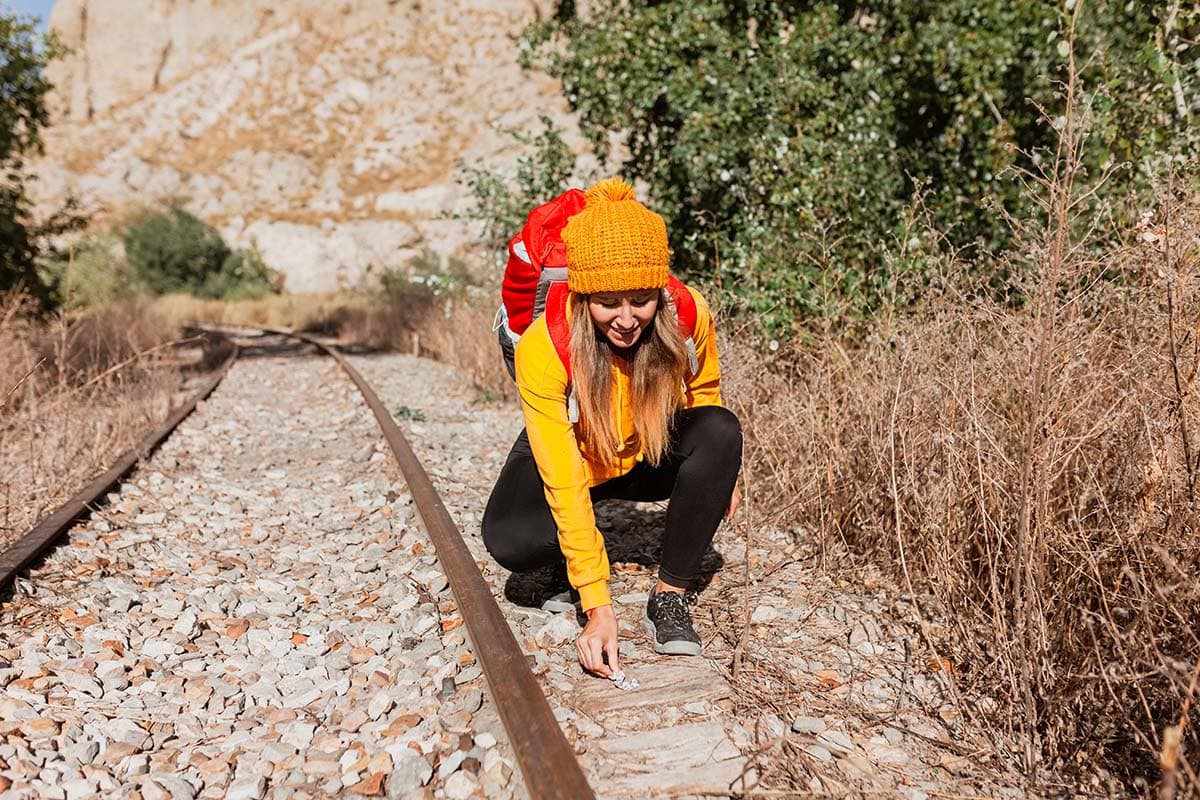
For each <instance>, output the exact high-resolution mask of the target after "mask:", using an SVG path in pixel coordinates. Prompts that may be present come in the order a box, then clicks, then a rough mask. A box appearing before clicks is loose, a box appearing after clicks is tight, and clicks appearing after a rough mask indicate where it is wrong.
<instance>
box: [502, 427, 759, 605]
mask: <svg viewBox="0 0 1200 800" xmlns="http://www.w3.org/2000/svg"><path fill="white" fill-rule="evenodd" d="M741 465H742V427H741V425H740V424H739V423H738V419H737V417H736V416H734V414H733V412H731V411H729V410H728V409H725V408H722V407H720V406H701V407H699V408H689V409H684V410H682V411H679V412H677V413H676V415H675V424H674V427H673V429H672V431H671V442H670V446H669V448H668V451H667V454H666V456H665V457H664V458H663V460H662V462H661V463H660V464H659V465H658V466H657V467H651V466H650V465H649V464H647V463H645V462H644V461H643V462H639V463H638V464H637V466H635V467H634V468H633V469H632V470H630V471H629V472H628V473H626V474H624V475H622V476H620V477H618V478H613V479H612V480H610V481H605V482H604V483H602V484H599V485H598V486H593V487H592V490H591V493H592V501H593V502H595V501H596V500H613V499H618V500H666V499H667V498H670V504H669V505H668V506H667V522H666V531H665V533H664V535H663V544H662V557H661V559H660V564H659V573H658V576H659V578H660V579H661V580H662V581H663V582H664V583H667V584H670V585H671V586H675V587H677V588H680V589H688V588H691V585H692V582H693V581H695V579H696V577H697V576H698V574H699V572H700V561H701V559H702V558H703V557H704V553H705V551H706V550H707V549H708V546H709V545H710V544H711V543H712V539H713V535H714V534H715V533H716V532H717V526H718V525H719V524H720V523H721V518H722V516H724V514H725V510H726V509H727V508H728V507H729V498H730V496H731V495H732V494H733V486H734V483H735V482H736V481H737V475H738V470H739V469H740V468H741ZM482 527H483V542H484V544H485V545H486V546H487V549H488V552H489V553H491V554H492V557H493V558H495V559H496V561H498V562H499V563H500V564H501V566H503V567H505V568H506V569H510V570H512V571H513V572H525V571H528V570H532V569H536V568H537V567H542V566H546V565H547V564H552V563H554V562H555V561H561V560H562V558H563V555H562V551H561V550H560V549H559V547H558V526H557V525H556V524H555V522H554V516H553V515H552V514H551V513H550V505H549V504H548V503H547V502H546V494H545V489H544V487H543V484H542V478H541V475H539V474H538V469H537V463H536V462H535V461H534V459H533V452H532V451H531V450H530V448H529V436H528V434H527V433H526V432H525V431H521V435H520V436H518V437H517V441H516V443H515V444H513V448H512V451H511V452H510V453H509V454H508V460H507V461H505V462H504V467H503V469H501V470H500V477H499V479H497V481H496V485H495V487H494V488H493V489H492V496H491V498H490V499H489V500H488V504H487V509H486V510H485V511H484V512H483V525H482Z"/></svg>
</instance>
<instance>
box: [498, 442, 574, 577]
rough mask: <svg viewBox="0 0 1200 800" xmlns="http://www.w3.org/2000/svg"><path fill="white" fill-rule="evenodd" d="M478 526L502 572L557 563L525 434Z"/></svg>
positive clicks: (554, 530) (554, 536)
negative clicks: (503, 569) (502, 568)
mask: <svg viewBox="0 0 1200 800" xmlns="http://www.w3.org/2000/svg"><path fill="white" fill-rule="evenodd" d="M481 527H482V533H483V544H484V546H485V547H487V549H488V552H489V553H491V554H492V558H494V559H496V561H497V562H498V563H499V564H500V566H502V567H504V568H505V569H509V570H512V571H513V572H528V571H529V570H532V569H537V568H538V567H544V566H546V565H547V564H553V563H555V561H561V560H563V554H562V550H560V549H559V547H558V526H557V525H556V524H555V522H554V515H553V514H551V513H550V504H549V503H547V502H546V490H545V486H544V485H543V484H542V476H541V475H539V474H538V469H537V462H535V461H534V459H533V450H532V449H530V447H529V434H527V433H526V432H525V431H521V434H520V435H519V436H518V437H517V441H516V442H514V443H513V446H512V450H510V451H509V453H508V458H507V459H506V460H505V462H504V466H503V467H502V468H501V469H500V477H499V478H498V479H497V480H496V485H495V486H493V487H492V496H491V497H489V498H488V503H487V508H486V509H484V512H483V521H482V523H481Z"/></svg>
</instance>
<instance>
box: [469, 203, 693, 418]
mask: <svg viewBox="0 0 1200 800" xmlns="http://www.w3.org/2000/svg"><path fill="white" fill-rule="evenodd" d="M586 202H587V200H586V197H585V196H584V193H583V191H582V190H580V189H568V190H567V191H566V192H563V193H562V194H560V195H559V196H558V197H556V198H554V199H553V200H551V201H550V202H548V203H543V204H542V205H540V206H538V207H537V208H535V209H533V210H532V211H530V212H529V216H528V218H527V219H526V221H525V227H524V228H522V229H521V232H520V233H518V234H517V235H516V236H514V237H512V239H510V240H509V242H508V264H507V265H506V266H505V268H504V282H503V284H502V285H501V290H500V295H501V305H500V308H499V309H498V310H497V311H496V319H495V323H494V325H493V329H494V330H496V331H497V332H498V338H499V341H500V351H501V353H502V354H503V356H504V365H505V366H506V367H507V368H508V374H509V375H510V376H512V377H513V378H514V379H515V378H516V367H515V364H514V353H515V349H516V345H517V341H518V340H519V339H520V338H521V334H523V333H525V330H526V329H527V328H528V327H529V326H530V325H531V324H532V323H533V321H534V320H535V319H537V318H538V317H540V316H541V315H542V314H545V315H546V326H547V328H548V329H549V330H550V339H551V341H552V342H553V343H554V350H555V352H556V353H558V358H559V360H561V361H562V364H563V366H564V367H565V368H566V370H567V380H568V381H569V380H570V379H571V356H570V347H569V346H570V342H571V333H570V330H569V328H568V325H567V313H566V308H567V297H568V295H569V294H570V290H569V289H568V288H567V246H566V245H565V244H563V240H562V229H563V228H564V227H565V226H566V224H567V220H569V219H570V218H571V217H573V216H574V215H576V214H578V213H579V212H580V211H582V210H583V207H584V205H585V204H586ZM665 293H666V294H665V299H668V300H669V301H670V302H671V303H672V304H673V305H674V307H675V315H676V317H677V319H678V320H679V326H680V329H681V330H682V332H683V335H684V340H685V342H686V344H687V350H688V366H689V370H690V372H689V374H691V375H695V374H696V373H697V372H698V371H699V370H700V359H699V357H698V356H697V354H696V344H695V341H694V340H693V335H694V334H695V330H696V300H695V298H693V297H692V293H691V292H689V291H688V289H687V287H686V286H685V285H684V284H683V283H682V282H681V281H679V280H677V279H676V278H675V277H674V276H671V277H669V278H668V280H667V287H666V289H665ZM568 416H569V417H570V420H571V422H577V421H578V419H579V412H578V405H577V403H576V402H575V392H574V390H573V389H572V391H571V395H570V398H569V400H568Z"/></svg>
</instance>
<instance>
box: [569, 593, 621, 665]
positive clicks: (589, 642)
mask: <svg viewBox="0 0 1200 800" xmlns="http://www.w3.org/2000/svg"><path fill="white" fill-rule="evenodd" d="M575 652H576V653H577V654H578V655H579V663H580V664H581V665H582V666H583V668H584V669H586V670H587V671H588V672H594V673H596V674H597V675H600V676H602V677H605V678H610V677H612V675H613V673H614V672H617V671H618V670H620V669H621V664H620V662H619V661H618V660H617V617H616V615H615V614H614V613H613V608H612V606H611V605H606V606H596V607H595V608H593V609H591V610H589V611H588V623H587V625H586V626H584V629H583V633H581V634H579V638H578V639H576V640H575ZM605 655H607V656H608V663H607V664H606V663H604V656H605Z"/></svg>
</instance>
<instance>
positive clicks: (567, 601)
mask: <svg viewBox="0 0 1200 800" xmlns="http://www.w3.org/2000/svg"><path fill="white" fill-rule="evenodd" d="M542 611H549V612H550V613H551V614H562V613H565V612H568V611H574V612H575V613H576V614H582V613H583V604H582V603H581V602H580V600H579V592H577V591H575V590H574V589H572V588H567V589H564V590H563V591H561V592H555V593H554V594H552V595H550V596H549V597H547V598H546V599H545V600H543V601H542Z"/></svg>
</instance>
